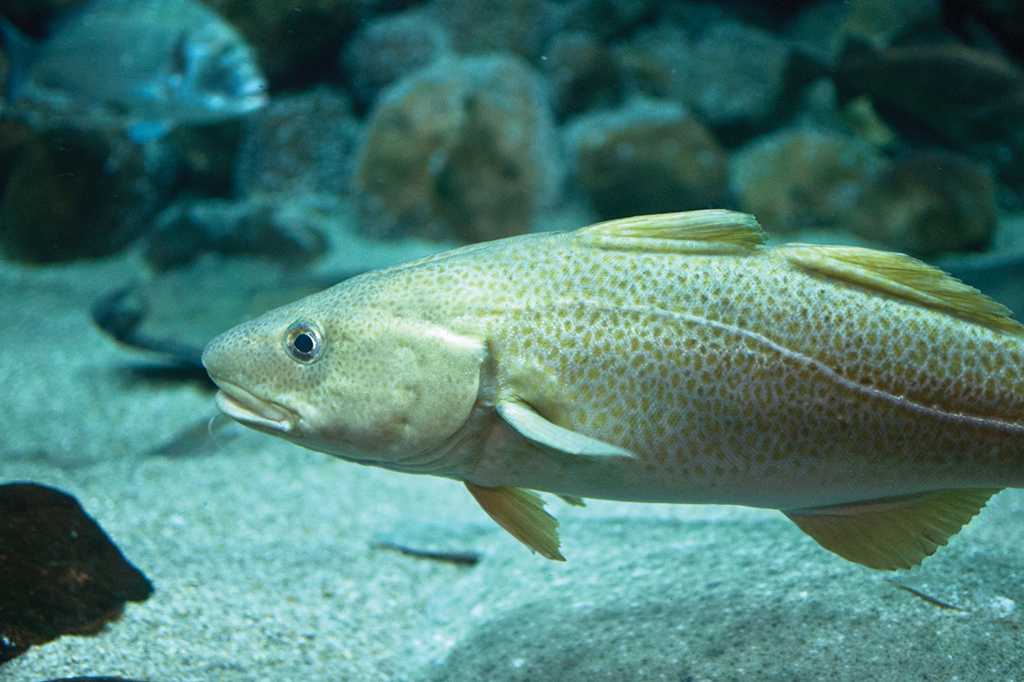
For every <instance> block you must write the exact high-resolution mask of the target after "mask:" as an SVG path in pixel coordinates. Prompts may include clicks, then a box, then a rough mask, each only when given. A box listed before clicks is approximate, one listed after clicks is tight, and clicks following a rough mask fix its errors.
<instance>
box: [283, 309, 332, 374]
mask: <svg viewBox="0 0 1024 682" xmlns="http://www.w3.org/2000/svg"><path fill="white" fill-rule="evenodd" d="M284 349H285V351H286V352H287V353H288V355H289V356H290V357H291V359H292V360H295V361H296V362H301V363H302V364H304V365H308V364H310V363H312V362H316V360H317V359H319V358H320V356H321V355H322V354H323V351H324V335H323V333H322V332H321V331H320V326H319V325H318V324H316V323H315V322H311V321H309V320H297V321H295V322H293V323H292V324H291V326H290V327H288V331H286V332H285V333H284Z"/></svg>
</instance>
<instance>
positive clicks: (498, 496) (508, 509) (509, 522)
mask: <svg viewBox="0 0 1024 682" xmlns="http://www.w3.org/2000/svg"><path fill="white" fill-rule="evenodd" d="M466 488H467V489H468V490H469V492H470V493H471V494H472V495H473V497H474V498H475V499H476V501H477V502H478V503H479V504H480V506H481V507H483V509H484V511H485V512H487V515H488V516H490V517H491V518H492V519H494V520H495V522H497V524H498V525H499V526H501V527H502V528H504V529H505V530H507V531H508V532H509V533H511V534H512V536H513V537H514V538H515V539H517V540H519V541H520V542H522V543H523V544H524V545H526V546H527V547H529V548H530V549H532V550H533V551H535V552H537V553H538V554H540V555H541V556H542V557H544V558H545V559H551V560H553V561H565V557H563V556H562V554H561V553H560V552H559V551H558V545H559V542H558V521H557V520H556V519H555V517H553V516H551V514H548V513H547V512H546V511H544V500H542V499H541V497H540V495H538V494H537V493H535V492H533V491H532V490H523V489H522V488H513V487H511V486H501V487H497V488H485V487H483V486H479V485H475V484H473V483H469V482H468V481H467V482H466Z"/></svg>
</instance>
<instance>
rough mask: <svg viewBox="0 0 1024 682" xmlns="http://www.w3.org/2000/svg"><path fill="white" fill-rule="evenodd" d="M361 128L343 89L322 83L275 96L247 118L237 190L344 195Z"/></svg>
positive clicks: (349, 178)
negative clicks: (291, 93)
mask: <svg viewBox="0 0 1024 682" xmlns="http://www.w3.org/2000/svg"><path fill="white" fill-rule="evenodd" d="M359 132H360V126H359V122H358V121H357V120H356V118H355V116H354V115H353V113H352V107H351V103H350V102H349V100H348V97H346V96H345V94H344V93H343V92H342V91H339V90H335V89H332V88H329V87H327V86H319V87H316V88H313V89H312V90H309V91H306V92H303V93H300V94H297V95H291V96H282V97H279V98H276V99H274V100H273V101H271V103H270V105H269V106H267V107H266V108H264V109H263V110H262V111H260V112H259V113H257V114H255V115H254V116H252V117H250V118H249V120H248V121H246V124H245V132H244V136H243V140H242V144H241V149H240V151H239V154H238V161H237V165H236V169H237V170H236V183H237V188H238V191H239V192H241V193H243V194H249V193H253V192H269V193H288V194H291V195H299V194H308V193H323V194H332V195H336V196H340V195H344V194H345V193H347V191H348V189H349V187H350V186H351V178H352V166H353V164H354V155H355V149H356V146H357V141H358V138H359Z"/></svg>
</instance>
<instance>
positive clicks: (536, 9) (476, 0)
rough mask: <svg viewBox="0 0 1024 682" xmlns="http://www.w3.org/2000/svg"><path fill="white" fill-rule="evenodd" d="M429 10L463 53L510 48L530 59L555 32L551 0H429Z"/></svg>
mask: <svg viewBox="0 0 1024 682" xmlns="http://www.w3.org/2000/svg"><path fill="white" fill-rule="evenodd" d="M428 10H429V11H430V12H432V13H433V15H434V17H436V19H437V21H438V22H439V23H441V24H442V25H444V26H446V27H447V28H448V30H449V31H450V33H451V36H452V38H453V39H454V41H455V47H456V48H457V49H458V50H459V52H461V53H463V54H473V53H484V52H512V53H514V54H518V55H520V56H522V57H525V58H527V59H530V60H532V59H535V58H536V57H538V56H540V54H541V51H542V50H543V49H544V45H545V44H546V43H547V41H548V39H549V38H550V37H551V35H552V33H553V32H554V21H553V19H554V14H553V11H554V3H553V2H551V0H432V2H430V3H429V5H428Z"/></svg>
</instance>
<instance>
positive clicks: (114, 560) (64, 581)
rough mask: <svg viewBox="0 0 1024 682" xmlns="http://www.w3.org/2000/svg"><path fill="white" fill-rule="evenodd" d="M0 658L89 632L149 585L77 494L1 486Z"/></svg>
mask: <svg viewBox="0 0 1024 682" xmlns="http://www.w3.org/2000/svg"><path fill="white" fill-rule="evenodd" d="M0 586H2V587H3V589H0V663H2V662H4V661H8V660H10V659H12V658H14V657H16V656H19V655H21V654H23V653H25V651H27V650H28V649H29V647H32V646H37V645H40V644H45V643H46V642H49V641H51V640H54V639H56V638H58V637H60V636H61V635H68V634H74V635H93V634H96V633H97V632H99V631H100V630H101V629H102V628H103V626H104V625H106V624H107V623H109V622H111V621H114V620H117V619H118V618H119V617H120V616H121V613H122V611H123V609H124V604H125V602H126V601H133V602H141V601H145V600H146V598H148V597H149V595H150V594H151V593H152V592H153V586H152V585H151V584H150V582H149V580H147V579H146V576H144V575H143V574H142V573H141V572H140V571H139V570H138V569H137V568H135V567H134V566H132V565H131V564H130V563H128V561H126V560H125V558H124V556H123V555H122V554H121V552H120V551H118V549H117V547H115V546H114V544H113V543H112V542H111V541H110V538H108V537H107V536H106V534H104V532H103V530H102V529H101V528H100V527H99V526H98V525H97V524H96V522H95V521H94V520H93V519H91V518H90V517H89V516H88V515H87V514H86V513H85V512H84V511H83V510H82V507H81V505H79V504H78V502H77V501H76V500H75V498H73V497H71V496H70V495H67V494H65V493H63V492H61V491H59V490H55V489H53V488H47V487H45V486H41V485H37V484H34V483H10V484H6V485H0Z"/></svg>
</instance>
